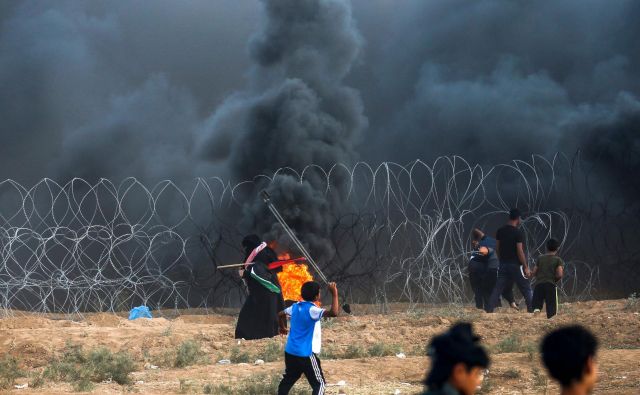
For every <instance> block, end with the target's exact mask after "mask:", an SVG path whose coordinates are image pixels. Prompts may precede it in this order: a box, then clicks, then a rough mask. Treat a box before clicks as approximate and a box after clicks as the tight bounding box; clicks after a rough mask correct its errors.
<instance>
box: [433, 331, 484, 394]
mask: <svg viewBox="0 0 640 395" xmlns="http://www.w3.org/2000/svg"><path fill="white" fill-rule="evenodd" d="M427 354H428V355H429V356H430V357H431V371H430V372H429V374H428V375H427V379H426V380H425V384H426V385H427V387H429V389H430V390H433V389H440V388H442V387H443V386H444V385H445V384H449V385H450V386H452V387H453V388H455V389H456V390H458V391H459V392H460V393H462V394H464V395H471V394H474V393H475V392H476V390H477V389H478V387H479V386H480V385H481V384H482V380H483V378H484V370H485V369H486V368H487V367H488V366H489V356H488V355H487V352H486V351H485V350H484V348H482V346H481V345H480V338H479V337H478V336H476V335H475V334H474V333H473V331H472V327H471V324H468V323H464V322H463V323H458V324H455V325H453V326H452V327H451V328H450V329H449V330H448V331H447V332H445V333H443V334H441V335H439V336H436V337H435V338H433V340H432V341H431V343H429V348H428V352H427Z"/></svg>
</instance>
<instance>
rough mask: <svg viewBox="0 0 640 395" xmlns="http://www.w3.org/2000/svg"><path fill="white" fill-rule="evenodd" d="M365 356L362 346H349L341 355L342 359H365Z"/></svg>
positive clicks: (365, 352) (365, 351)
mask: <svg viewBox="0 0 640 395" xmlns="http://www.w3.org/2000/svg"><path fill="white" fill-rule="evenodd" d="M366 356H367V350H365V349H364V348H363V347H362V346H359V345H356V344H350V345H349V346H348V347H347V349H346V350H345V351H344V353H343V354H342V359H357V358H365V357H366Z"/></svg>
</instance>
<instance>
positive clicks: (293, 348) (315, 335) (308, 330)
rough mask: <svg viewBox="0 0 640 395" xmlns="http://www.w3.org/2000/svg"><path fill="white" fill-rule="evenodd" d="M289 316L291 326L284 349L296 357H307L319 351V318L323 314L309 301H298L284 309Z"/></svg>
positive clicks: (322, 310) (321, 310)
mask: <svg viewBox="0 0 640 395" xmlns="http://www.w3.org/2000/svg"><path fill="white" fill-rule="evenodd" d="M284 312H285V313H286V314H287V315H288V316H290V317H291V328H290V329H289V337H288V338H287V345H286V346H285V348H284V351H285V352H287V353H288V354H291V355H295V356H298V357H309V356H311V354H312V353H314V354H319V353H320V340H321V333H320V319H321V318H322V315H323V314H324V309H321V308H319V307H317V306H316V305H314V304H313V303H311V302H306V301H305V302H298V303H295V304H293V305H291V306H290V307H289V308H287V309H285V310H284Z"/></svg>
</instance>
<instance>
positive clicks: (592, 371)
mask: <svg viewBox="0 0 640 395" xmlns="http://www.w3.org/2000/svg"><path fill="white" fill-rule="evenodd" d="M597 349H598V340H597V339H596V338H595V336H594V335H593V334H592V333H591V332H589V331H588V330H587V329H585V328H583V327H582V326H579V325H572V326H567V327H563V328H560V329H557V330H555V331H553V332H551V333H549V334H547V335H546V336H545V337H544V338H543V339H542V343H541V344H540V352H541V354H542V362H543V363H544V366H545V367H546V368H547V371H548V372H549V375H550V376H551V377H552V378H553V379H555V380H556V381H558V383H559V384H560V388H561V392H560V393H561V394H563V395H565V394H566V395H569V394H572V395H587V394H590V393H591V392H592V391H593V388H594V387H595V384H596V380H597V376H598V365H597V363H596V351H597Z"/></svg>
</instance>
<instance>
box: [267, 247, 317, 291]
mask: <svg viewBox="0 0 640 395" xmlns="http://www.w3.org/2000/svg"><path fill="white" fill-rule="evenodd" d="M269 247H271V248H273V249H274V250H276V249H277V243H276V242H275V241H274V242H271V243H269ZM287 259H291V254H289V253H288V252H283V253H280V254H278V260H280V261H284V260H287ZM277 275H278V281H279V282H280V287H281V288H282V298H283V299H284V300H292V301H294V302H299V301H301V300H302V295H301V294H300V290H301V289H302V284H304V283H306V282H307V281H313V276H312V275H311V273H310V272H309V267H308V266H307V265H305V264H297V263H287V264H284V265H282V270H281V271H280V272H279V273H278V274H277Z"/></svg>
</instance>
